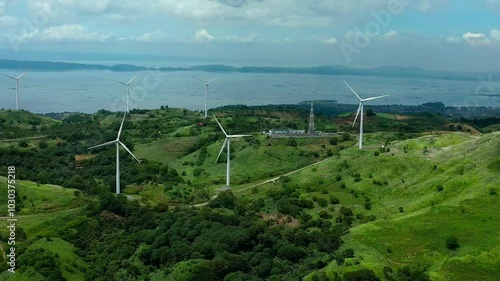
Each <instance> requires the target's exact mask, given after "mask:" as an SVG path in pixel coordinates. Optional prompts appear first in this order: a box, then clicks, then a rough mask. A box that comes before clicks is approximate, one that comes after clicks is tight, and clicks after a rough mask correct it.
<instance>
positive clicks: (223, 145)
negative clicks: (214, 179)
mask: <svg viewBox="0 0 500 281" xmlns="http://www.w3.org/2000/svg"><path fill="white" fill-rule="evenodd" d="M226 144H227V138H226V139H225V140H224V143H223V144H222V147H221V148H220V151H219V155H217V159H215V163H217V161H218V160H219V157H220V155H221V154H222V151H223V150H224V147H226Z"/></svg>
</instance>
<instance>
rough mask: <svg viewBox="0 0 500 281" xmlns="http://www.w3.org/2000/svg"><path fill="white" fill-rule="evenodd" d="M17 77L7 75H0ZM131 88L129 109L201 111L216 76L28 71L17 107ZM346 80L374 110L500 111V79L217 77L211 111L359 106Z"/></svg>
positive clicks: (96, 100)
mask: <svg viewBox="0 0 500 281" xmlns="http://www.w3.org/2000/svg"><path fill="white" fill-rule="evenodd" d="M0 73H4V74H7V75H11V76H18V75H19V74H20V73H17V72H15V71H12V70H1V69H0ZM136 74H137V77H136V79H135V80H134V81H133V82H132V83H131V84H130V108H140V109H155V108H159V107H160V106H161V105H165V106H169V107H180V108H187V109H190V110H203V108H204V96H205V88H204V87H205V86H204V84H203V83H202V82H200V81H199V80H197V79H195V78H194V77H197V78H199V79H201V80H205V81H209V80H211V79H213V78H214V77H215V76H216V75H217V74H216V73H210V72H194V71H178V72H161V71H156V70H152V71H141V72H112V71H64V72H50V71H49V72H46V71H44V72H38V71H29V72H28V73H26V75H25V76H23V77H22V78H21V79H20V83H19V107H20V108H21V109H24V110H28V111H30V112H34V113H50V112H84V113H94V112H96V111H98V110H100V109H105V110H111V111H123V110H125V108H126V93H127V86H126V85H123V84H120V83H118V82H116V81H122V82H128V81H129V80H130V79H131V78H132V77H134V76H135V75H136ZM344 81H347V82H348V83H349V84H350V85H351V87H352V88H353V89H355V90H356V92H357V93H358V94H359V95H360V96H361V97H362V98H369V97H374V96H380V95H389V96H388V97H386V98H382V99H377V100H373V101H370V102H369V103H370V104H373V105H392V104H400V105H420V104H424V103H428V102H442V103H444V104H445V105H446V106H455V107H463V106H485V107H500V81H491V80H490V79H488V77H486V76H485V77H478V79H477V80H464V81H462V80H444V79H431V78H394V77H375V76H342V75H312V74H277V73H273V74H261V73H221V75H220V76H219V78H218V79H216V80H215V81H213V82H212V83H211V84H210V86H209V92H208V102H207V103H208V108H216V107H220V106H225V105H236V104H244V105H249V106H254V105H268V104H296V103H299V102H302V101H310V100H332V101H336V102H338V103H345V104H357V103H358V101H357V98H356V97H355V96H354V95H353V94H352V93H351V92H350V91H349V89H348V88H347V87H346V86H345V84H344ZM0 108H3V109H14V108H15V81H14V80H12V79H8V78H7V77H4V76H1V77H0Z"/></svg>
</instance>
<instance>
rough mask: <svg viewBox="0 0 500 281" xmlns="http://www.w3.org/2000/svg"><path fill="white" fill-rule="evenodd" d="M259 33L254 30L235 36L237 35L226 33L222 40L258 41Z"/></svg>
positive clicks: (235, 41)
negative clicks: (244, 34) (245, 34)
mask: <svg viewBox="0 0 500 281" xmlns="http://www.w3.org/2000/svg"><path fill="white" fill-rule="evenodd" d="M260 40H261V39H260V37H259V34H257V33H255V32H251V33H250V34H248V35H247V36H237V35H228V36H226V37H224V40H223V41H226V42H232V43H252V42H257V41H260Z"/></svg>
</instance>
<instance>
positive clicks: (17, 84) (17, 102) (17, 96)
mask: <svg viewBox="0 0 500 281" xmlns="http://www.w3.org/2000/svg"><path fill="white" fill-rule="evenodd" d="M28 70H29V69H26V71H24V72H23V73H21V75H19V76H17V78H16V77H13V76H10V75H7V74H2V75H3V76H5V77H8V78H10V79H14V80H16V110H19V79H21V77H23V75H24V74H25V73H26V72H28Z"/></svg>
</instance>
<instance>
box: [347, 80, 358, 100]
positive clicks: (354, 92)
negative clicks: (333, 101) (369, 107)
mask: <svg viewBox="0 0 500 281" xmlns="http://www.w3.org/2000/svg"><path fill="white" fill-rule="evenodd" d="M344 83H345V84H346V85H347V87H349V89H350V90H351V91H352V93H353V94H354V95H355V96H356V97H357V98H358V99H359V100H360V101H362V99H361V98H360V97H359V95H358V94H357V93H356V91H354V90H353V89H352V88H351V86H349V84H347V82H346V81H344Z"/></svg>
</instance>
